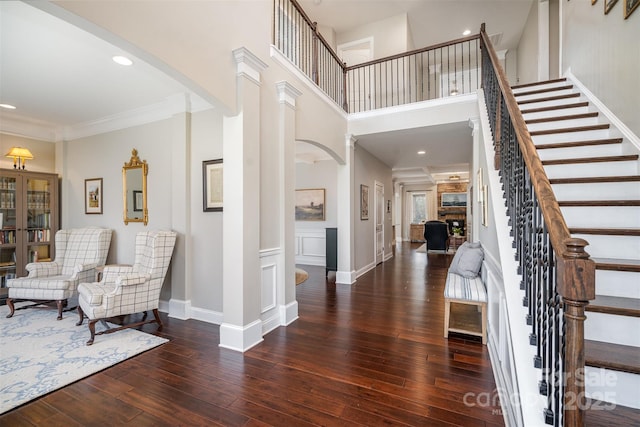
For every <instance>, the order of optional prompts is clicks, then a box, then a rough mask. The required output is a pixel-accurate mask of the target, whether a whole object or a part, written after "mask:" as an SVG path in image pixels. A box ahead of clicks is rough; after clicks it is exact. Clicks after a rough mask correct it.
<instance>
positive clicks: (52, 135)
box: [0, 93, 212, 142]
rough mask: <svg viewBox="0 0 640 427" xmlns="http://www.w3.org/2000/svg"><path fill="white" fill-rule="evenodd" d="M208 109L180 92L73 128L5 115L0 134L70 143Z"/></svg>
mask: <svg viewBox="0 0 640 427" xmlns="http://www.w3.org/2000/svg"><path fill="white" fill-rule="evenodd" d="M209 108H212V107H211V105H210V104H209V103H207V102H206V101H204V100H203V99H202V98H200V97H198V96H191V95H190V94H188V93H179V94H175V95H172V96H169V97H167V98H165V100H163V101H161V102H158V103H155V104H151V105H147V106H144V107H140V108H136V109H133V110H128V111H123V112H121V113H118V114H114V115H111V116H107V117H103V118H100V119H97V120H91V121H88V122H83V123H78V124H75V125H73V126H59V125H56V124H54V123H47V122H40V121H36V120H33V119H28V118H24V117H20V116H12V117H6V116H4V117H2V121H1V122H0V132H2V133H6V134H10V135H18V136H22V137H25V138H31V139H37V140H41V141H48V142H57V141H71V140H74V139H78V138H85V137H88V136H93V135H99V134H103V133H107V132H113V131H116V130H121V129H127V128H130V127H134V126H140V125H144V124H148V123H153V122H157V121H160V120H166V119H168V118H170V117H172V116H173V115H175V114H180V113H185V112H189V113H195V112H198V111H204V110H206V109H209Z"/></svg>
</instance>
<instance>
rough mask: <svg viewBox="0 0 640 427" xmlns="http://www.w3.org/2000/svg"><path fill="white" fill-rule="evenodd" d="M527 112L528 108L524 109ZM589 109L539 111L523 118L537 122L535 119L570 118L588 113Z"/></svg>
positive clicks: (527, 114)
mask: <svg viewBox="0 0 640 427" xmlns="http://www.w3.org/2000/svg"><path fill="white" fill-rule="evenodd" d="M524 110H526V108H524ZM588 112H590V111H589V107H588V106H587V107H571V108H563V109H561V110H548V111H538V112H536V113H526V114H523V115H522V116H523V117H524V120H525V121H526V120H535V119H546V118H548V117H558V116H570V115H574V114H585V113H588Z"/></svg>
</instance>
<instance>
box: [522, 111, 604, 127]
mask: <svg viewBox="0 0 640 427" xmlns="http://www.w3.org/2000/svg"><path fill="white" fill-rule="evenodd" d="M593 117H598V113H582V114H569V115H566V116H554V117H543V118H540V119H529V120H525V121H524V122H525V123H526V124H528V125H533V124H536V123H548V122H559V121H562V120H576V119H590V118H593Z"/></svg>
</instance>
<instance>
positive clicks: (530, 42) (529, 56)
mask: <svg viewBox="0 0 640 427" xmlns="http://www.w3.org/2000/svg"><path fill="white" fill-rule="evenodd" d="M517 58H518V65H517V73H516V80H515V82H514V81H512V82H511V83H512V84H513V85H517V84H525V83H531V82H535V81H538V2H537V1H534V2H532V3H531V9H530V11H529V17H528V18H527V23H526V24H525V27H524V30H523V31H522V36H521V37H520V42H519V43H518V52H517Z"/></svg>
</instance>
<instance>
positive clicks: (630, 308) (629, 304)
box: [585, 295, 640, 353]
mask: <svg viewBox="0 0 640 427" xmlns="http://www.w3.org/2000/svg"><path fill="white" fill-rule="evenodd" d="M585 310H586V311H591V312H596V313H606V314H617V315H620V316H630V317H640V300H639V299H636V298H623V297H611V296H608V295H596V299H594V300H593V301H589V305H587V307H586V308H585ZM638 353H640V350H638Z"/></svg>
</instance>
